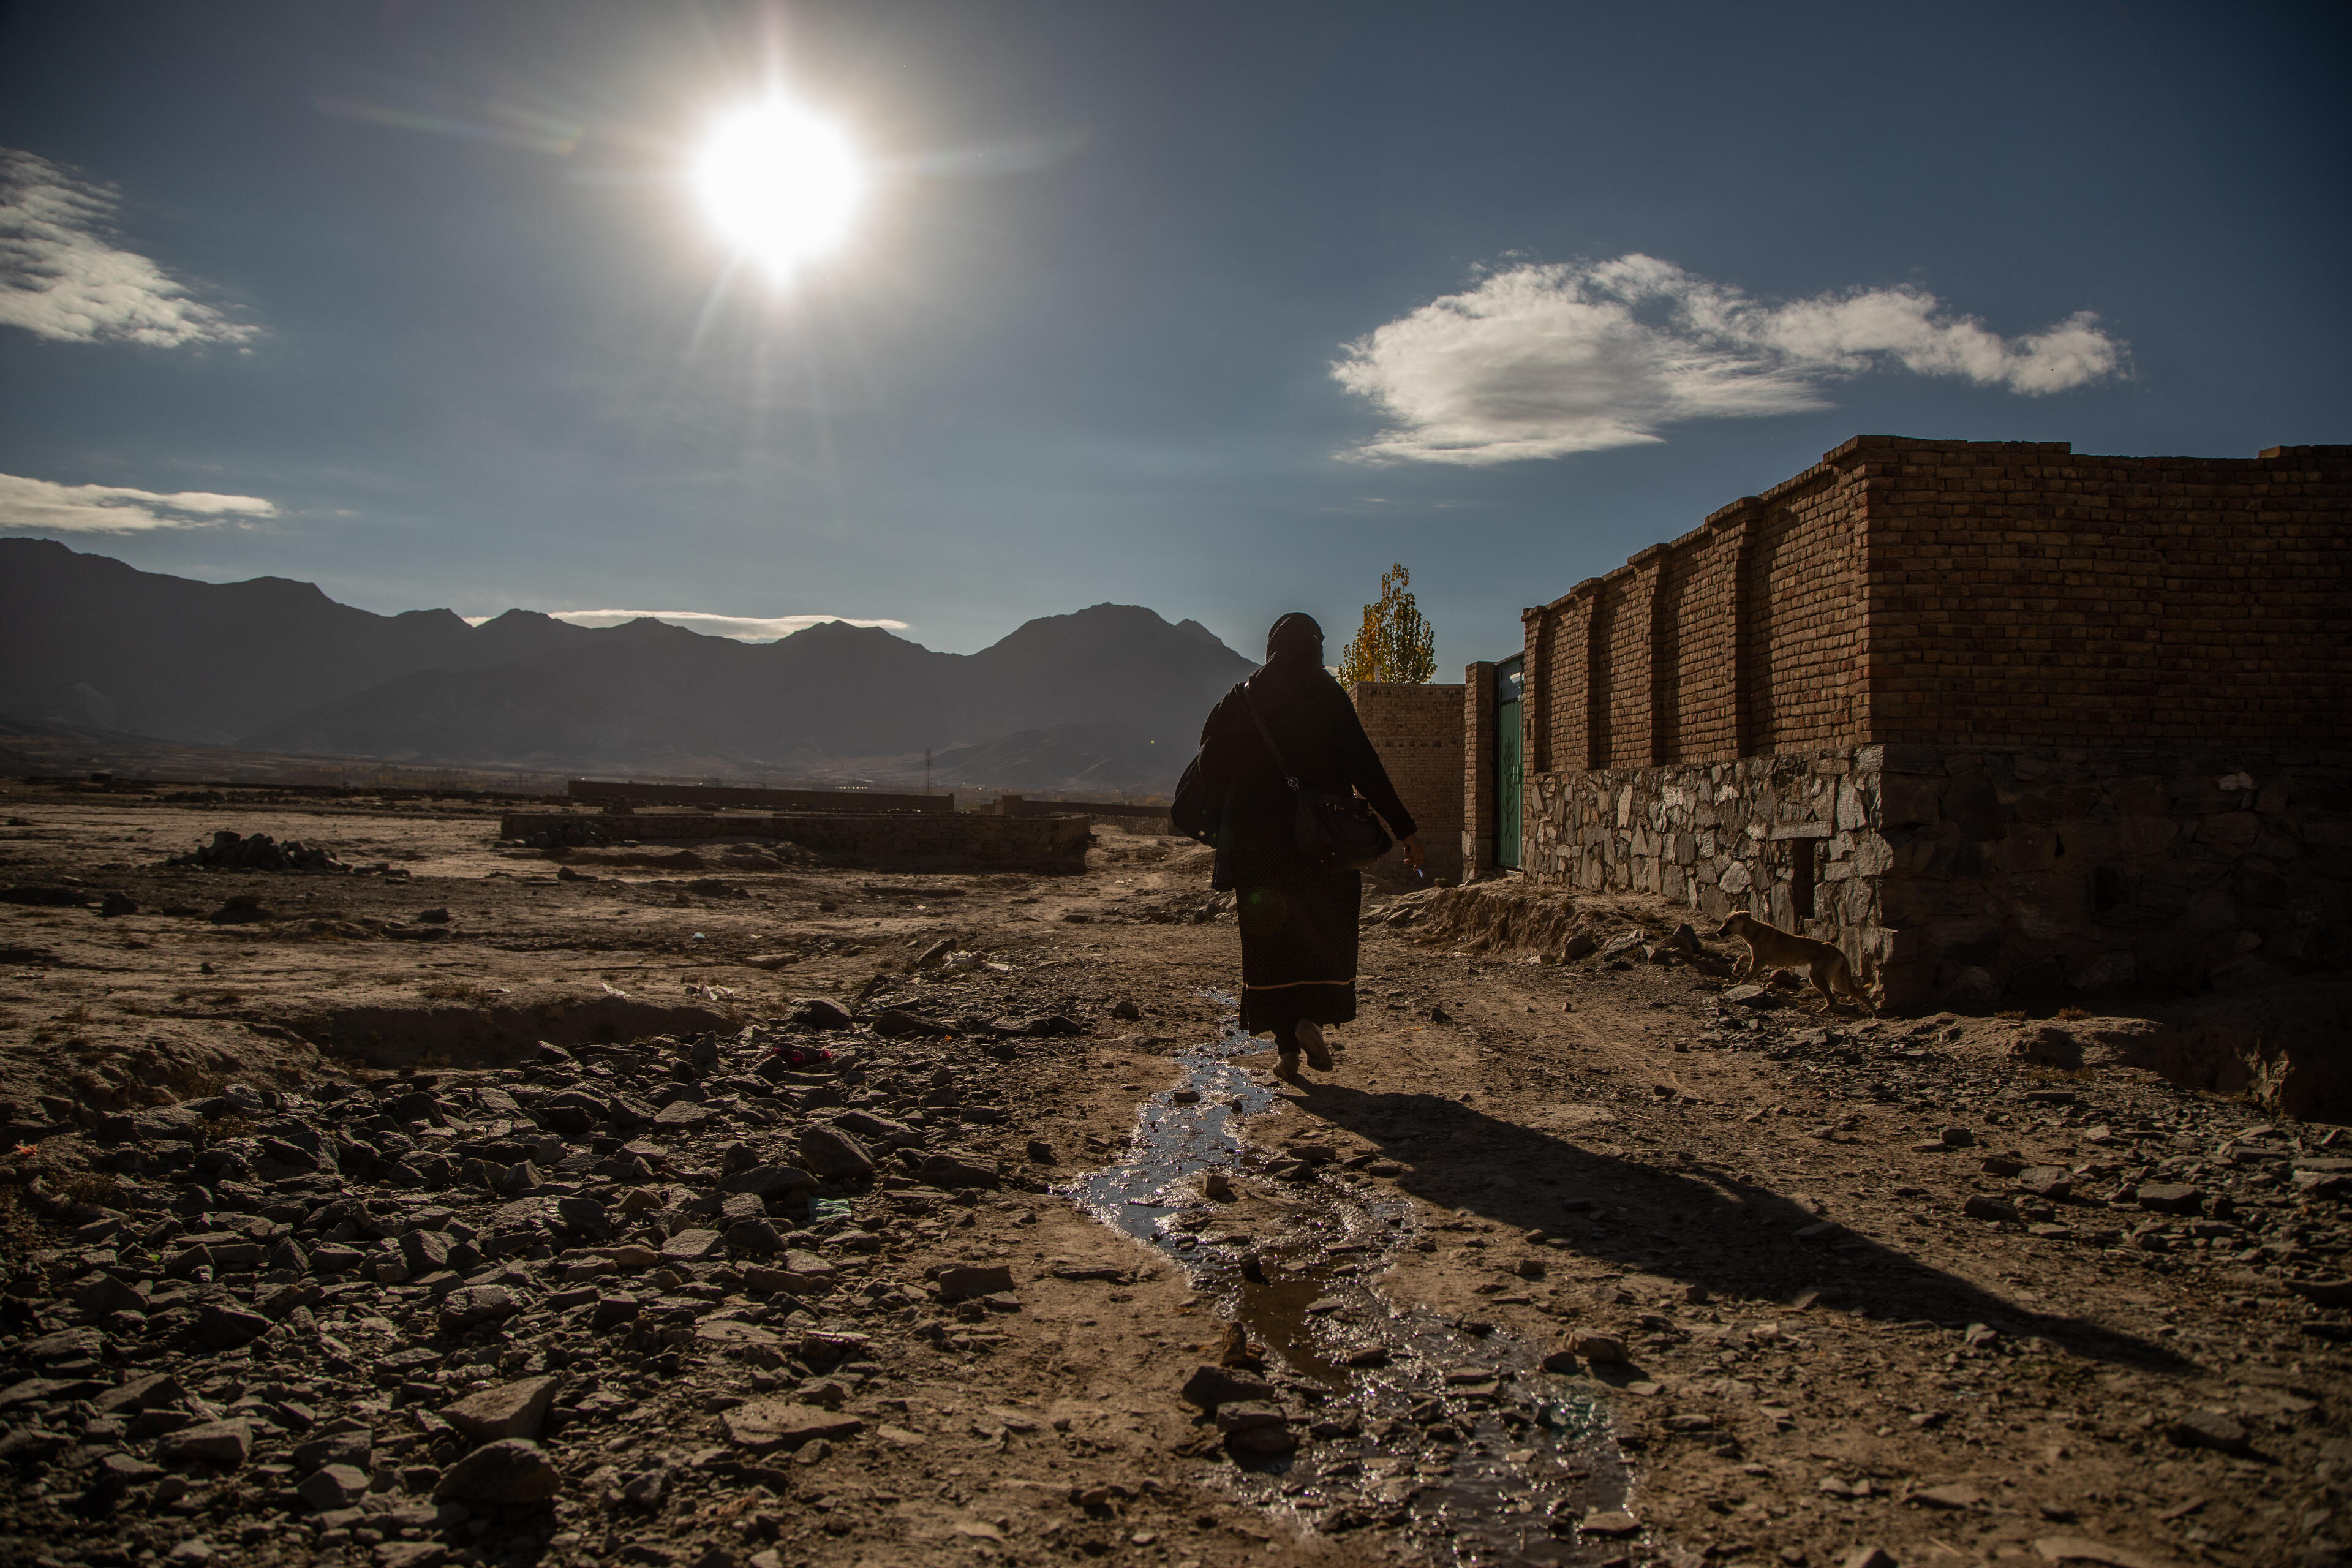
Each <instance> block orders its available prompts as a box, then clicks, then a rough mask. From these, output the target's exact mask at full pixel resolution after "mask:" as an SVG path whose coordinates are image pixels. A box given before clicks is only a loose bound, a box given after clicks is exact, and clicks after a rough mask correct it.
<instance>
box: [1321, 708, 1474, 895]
mask: <svg viewBox="0 0 2352 1568" xmlns="http://www.w3.org/2000/svg"><path fill="white" fill-rule="evenodd" d="M1348 695H1349V697H1350V698H1351V699H1353V700H1354V701H1355V704H1356V716H1357V717H1358V718H1360V719H1361V720H1362V721H1363V724H1364V733H1365V734H1367V735H1369V736H1370V737H1371V742H1372V749H1373V750H1375V751H1377V752H1380V754H1381V766H1383V767H1385V768H1386V769H1388V773H1389V782H1390V783H1391V784H1394V785H1396V792H1397V794H1398V795H1400V796H1402V798H1403V800H1404V804H1405V809H1406V810H1408V811H1410V812H1412V815H1413V821H1414V825H1415V826H1417V827H1418V829H1419V830H1420V833H1421V843H1422V849H1423V854H1424V855H1425V856H1426V860H1425V862H1424V866H1425V869H1426V871H1427V874H1428V876H1429V878H1430V879H1431V880H1433V881H1445V882H1452V881H1458V880H1460V879H1461V876H1462V807H1463V784H1464V774H1463V760H1462V752H1463V744H1462V742H1463V725H1462V688H1461V687H1459V686H1413V685H1408V684H1405V683H1403V682H1402V681H1359V682H1357V683H1356V684H1355V685H1353V686H1350V687H1349V689H1348Z"/></svg>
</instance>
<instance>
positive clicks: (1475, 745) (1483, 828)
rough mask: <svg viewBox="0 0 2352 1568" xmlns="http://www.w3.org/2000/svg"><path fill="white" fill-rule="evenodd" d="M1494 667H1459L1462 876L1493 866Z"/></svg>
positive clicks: (1481, 872)
mask: <svg viewBox="0 0 2352 1568" xmlns="http://www.w3.org/2000/svg"><path fill="white" fill-rule="evenodd" d="M1495 747H1496V738H1495V666H1494V664H1493V662H1492V661H1491V660H1487V659H1481V660H1479V661H1478V662H1477V663H1475V664H1471V665H1467V666H1465V667H1464V668H1463V671H1462V876H1463V879H1464V880H1465V881H1466V880H1469V879H1474V878H1476V877H1480V876H1483V875H1485V874H1486V872H1488V871H1491V870H1493V869H1494V868H1495V821H1496V816H1495V804H1496V803H1495Z"/></svg>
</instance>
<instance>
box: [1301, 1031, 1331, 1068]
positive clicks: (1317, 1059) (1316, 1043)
mask: <svg viewBox="0 0 2352 1568" xmlns="http://www.w3.org/2000/svg"><path fill="white" fill-rule="evenodd" d="M1297 1040H1298V1048H1299V1049H1300V1050H1302V1051H1305V1052H1306V1053H1307V1066H1308V1067H1311V1068H1314V1069H1315V1070H1316V1071H1317V1072H1329V1071H1330V1070H1331V1066H1332V1063H1331V1047H1329V1046H1328V1045H1326V1044H1324V1043H1323V1026H1322V1025H1320V1024H1318V1023H1317V1022H1316V1021H1315V1020H1314V1019H1312V1018H1302V1019H1300V1020H1299V1022H1298V1029H1297Z"/></svg>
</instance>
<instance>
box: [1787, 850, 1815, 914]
mask: <svg viewBox="0 0 2352 1568" xmlns="http://www.w3.org/2000/svg"><path fill="white" fill-rule="evenodd" d="M1817 842H1818V840H1816V839H1811V838H1792V839H1790V841H1789V902H1790V906H1791V907H1792V908H1794V909H1795V910H1796V911H1797V918H1798V919H1799V920H1801V921H1809V920H1811V919H1812V918H1813V846H1814V845H1815V844H1816V843H1817Z"/></svg>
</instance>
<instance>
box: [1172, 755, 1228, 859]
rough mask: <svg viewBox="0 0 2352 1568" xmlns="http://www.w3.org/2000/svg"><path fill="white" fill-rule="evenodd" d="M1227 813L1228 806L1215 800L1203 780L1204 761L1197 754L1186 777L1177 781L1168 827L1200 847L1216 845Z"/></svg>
mask: <svg viewBox="0 0 2352 1568" xmlns="http://www.w3.org/2000/svg"><path fill="white" fill-rule="evenodd" d="M1223 809H1224V803H1223V801H1220V800H1216V799H1214V798H1213V797H1212V796H1211V795H1210V793H1209V785H1208V782H1207V781H1206V780H1204V779H1203V778H1202V776H1201V757H1200V753H1199V752H1194V753H1193V755H1192V764H1191V765H1190V766H1189V767H1187V768H1186V769H1185V770H1184V776H1183V777H1182V778H1181V779H1180V780H1178V781H1177V784H1176V798H1175V799H1174V800H1173V801H1171V802H1170V803H1169V806H1168V826H1171V827H1172V828H1174V829H1175V830H1176V831H1177V832H1178V833H1181V834H1182V835H1183V836H1184V837H1187V838H1190V839H1192V840H1194V841H1196V842H1198V843H1202V844H1213V843H1215V842H1216V841H1217V819H1218V817H1219V816H1220V815H1221V814H1222V813H1223Z"/></svg>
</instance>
